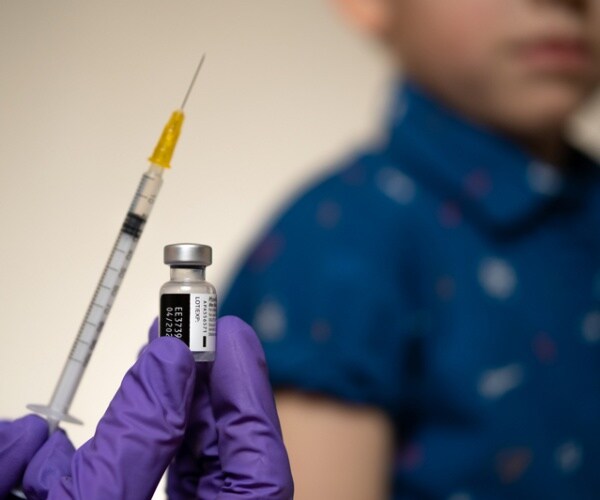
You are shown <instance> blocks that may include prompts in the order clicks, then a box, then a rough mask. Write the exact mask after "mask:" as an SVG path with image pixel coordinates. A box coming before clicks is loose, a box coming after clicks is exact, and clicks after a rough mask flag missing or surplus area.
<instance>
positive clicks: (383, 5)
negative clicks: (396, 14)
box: [333, 0, 390, 36]
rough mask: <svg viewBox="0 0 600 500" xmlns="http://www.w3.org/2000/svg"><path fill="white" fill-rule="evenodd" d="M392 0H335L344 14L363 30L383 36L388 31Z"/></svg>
mask: <svg viewBox="0 0 600 500" xmlns="http://www.w3.org/2000/svg"><path fill="white" fill-rule="evenodd" d="M389 2H390V0H333V3H334V4H335V5H336V6H337V7H338V8H339V10H340V11H341V12H342V14H343V15H344V16H345V17H346V18H347V19H348V20H349V21H350V22H352V24H354V25H355V26H357V27H358V28H359V29H360V30H361V31H364V32H366V33H368V34H370V35H376V36H382V35H384V34H385V33H386V31H387V28H388V26H387V23H388V20H389V14H390V13H389Z"/></svg>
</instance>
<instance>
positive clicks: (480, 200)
mask: <svg viewBox="0 0 600 500" xmlns="http://www.w3.org/2000/svg"><path fill="white" fill-rule="evenodd" d="M392 110H393V112H392V113H391V115H392V118H391V119H390V124H389V128H388V133H386V134H385V139H384V140H382V141H381V143H379V144H378V145H377V146H376V147H374V148H373V149H372V150H371V151H368V152H366V153H364V154H360V155H357V156H356V157H355V158H353V159H352V160H350V161H348V162H347V163H346V164H344V165H343V166H341V167H340V168H337V169H336V170H335V171H334V172H333V173H330V174H329V175H328V176H327V177H325V178H323V179H321V180H319V181H318V182H316V183H314V184H313V185H312V186H311V187H309V188H308V189H306V190H305V191H304V192H302V193H301V195H299V196H298V197H297V198H296V199H295V200H294V201H293V202H292V203H291V204H290V205H289V206H288V207H287V208H286V209H285V210H284V211H283V213H282V214H280V216H279V217H278V218H277V219H276V221H275V222H274V223H273V224H272V225H271V227H269V228H268V230H267V231H266V232H265V233H264V234H263V235H262V236H261V237H260V239H259V241H258V242H257V243H256V245H255V247H254V248H253V249H252V251H251V252H250V253H249V255H248V256H247V258H246V259H245V261H244V263H243V265H242V267H241V269H240V271H239V273H238V274H237V276H236V278H235V279H234V281H233V284H232V286H231V289H230V291H229V293H228V295H227V297H226V300H225V302H224V304H223V307H222V309H221V312H222V313H224V314H235V315H238V316H240V317H242V318H243V319H245V320H246V321H248V322H249V323H251V324H252V325H253V326H254V328H255V329H256V331H257V333H258V335H259V336H260V338H261V340H262V342H263V346H264V349H265V353H266V356H267V361H268V365H269V369H270V374H271V377H272V382H273V385H274V387H275V388H288V387H291V388H295V389H298V390H301V391H307V392H311V393H319V394H325V395H328V396H330V397H333V398H336V399H338V400H343V401H346V402H348V403H349V404H359V405H369V406H375V407H378V408H381V409H383V410H384V411H385V412H387V414H388V415H389V416H390V419H391V420H392V421H393V423H394V426H395V429H396V438H397V442H396V450H397V453H396V456H395V460H394V464H393V487H392V489H393V493H392V498H394V499H429V498H442V499H448V500H476V499H498V498H527V499H533V498H536V499H537V498H540V499H542V498H543V499H553V498H560V499H567V498H568V499H571V498H573V499H591V498H596V499H597V498H600V177H599V171H598V169H597V165H596V164H595V163H594V162H593V161H592V160H591V159H589V158H587V157H586V156H585V155H583V154H582V153H580V152H577V151H576V150H574V149H571V150H570V152H569V160H568V162H567V166H566V168H561V169H559V168H556V167H555V166H553V165H550V164H547V163H544V162H543V161H540V160H538V159H536V158H533V157H531V156H530V155H528V154H527V153H526V152H525V151H523V150H522V149H520V148H519V147H518V146H516V145H515V144H514V143H512V142H511V141H509V140H508V139H506V138H504V137H501V136H499V135H497V134H495V133H492V132H491V131H488V130H486V129H483V128H480V127H479V126H476V125H474V124H472V123H470V122H468V121H467V120H465V119H464V118H462V117H461V116H458V115H456V114H454V113H453V112H452V111H450V110H448V109H446V108H445V107H444V106H443V105H440V104H439V103H438V102H436V101H435V100H434V99H432V98H431V97H429V96H428V95H427V94H426V93H425V92H423V91H422V90H420V89H419V88H418V87H416V86H414V85H411V84H410V83H408V84H405V85H403V86H402V87H401V88H400V90H399V91H398V92H397V97H396V99H395V101H394V105H393V107H392Z"/></svg>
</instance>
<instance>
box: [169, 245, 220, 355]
mask: <svg viewBox="0 0 600 500" xmlns="http://www.w3.org/2000/svg"><path fill="white" fill-rule="evenodd" d="M164 261H165V264H168V265H169V266H171V280H170V281H167V282H166V283H165V284H164V285H163V286H162V287H161V289H160V316H159V335H160V336H161V337H176V338H178V339H180V340H182V341H183V342H185V344H186V345H187V346H188V347H189V348H190V350H191V351H192V354H193V355H194V359H195V360H196V361H214V359H215V348H216V342H215V334H216V325H217V292H216V290H215V287H214V286H213V285H212V284H210V283H209V282H208V281H206V279H205V274H206V267H207V266H210V264H211V263H212V248H211V247H209V246H207V245H197V244H195V243H178V244H176V245H167V246H166V247H165V250H164Z"/></svg>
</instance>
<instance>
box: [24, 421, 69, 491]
mask: <svg viewBox="0 0 600 500" xmlns="http://www.w3.org/2000/svg"><path fill="white" fill-rule="evenodd" d="M74 454H75V447H74V446H73V444H72V443H71V441H69V438H67V436H66V434H65V433H64V431H63V430H62V429H58V430H57V431H56V432H54V433H52V435H51V436H50V438H49V439H48V440H47V441H46V442H45V443H44V445H43V446H42V447H41V448H40V450H39V451H38V452H37V453H36V454H35V456H34V457H33V459H32V460H31V462H30V463H29V466H28V467H27V470H26V472H25V476H24V477H23V491H24V493H25V494H26V495H27V498H28V499H30V500H31V499H33V500H38V499H39V500H45V499H46V498H47V497H48V492H49V491H50V490H51V489H53V488H54V487H55V486H57V485H58V483H59V482H60V481H61V480H63V479H64V478H68V477H69V476H70V475H71V460H72V459H73V455H74ZM67 480H68V479H67Z"/></svg>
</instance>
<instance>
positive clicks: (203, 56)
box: [180, 53, 206, 110]
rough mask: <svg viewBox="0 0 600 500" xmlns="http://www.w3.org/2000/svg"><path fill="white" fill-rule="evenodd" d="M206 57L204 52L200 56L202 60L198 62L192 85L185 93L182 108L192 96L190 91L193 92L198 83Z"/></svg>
mask: <svg viewBox="0 0 600 500" xmlns="http://www.w3.org/2000/svg"><path fill="white" fill-rule="evenodd" d="M205 58H206V53H204V54H202V57H201V58H200V62H199V63H198V66H196V71H195V72H194V76H193V77H192V81H191V83H190V86H189V87H188V89H187V92H186V93H185V97H184V98H183V102H182V103H181V108H180V109H181V110H183V108H185V104H186V103H187V100H188V97H189V96H190V93H191V92H192V89H193V88H194V84H195V83H196V78H198V73H200V69H201V68H202V64H204V59H205Z"/></svg>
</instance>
